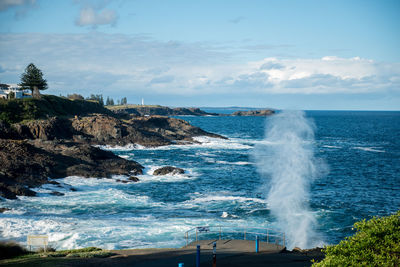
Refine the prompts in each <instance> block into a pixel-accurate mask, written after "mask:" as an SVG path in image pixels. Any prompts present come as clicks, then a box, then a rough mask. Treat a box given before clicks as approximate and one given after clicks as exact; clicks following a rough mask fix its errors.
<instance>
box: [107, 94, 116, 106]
mask: <svg viewBox="0 0 400 267" xmlns="http://www.w3.org/2000/svg"><path fill="white" fill-rule="evenodd" d="M106 106H114V99H112V98H110V97H109V96H107V100H106Z"/></svg>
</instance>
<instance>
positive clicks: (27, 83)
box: [19, 63, 47, 96]
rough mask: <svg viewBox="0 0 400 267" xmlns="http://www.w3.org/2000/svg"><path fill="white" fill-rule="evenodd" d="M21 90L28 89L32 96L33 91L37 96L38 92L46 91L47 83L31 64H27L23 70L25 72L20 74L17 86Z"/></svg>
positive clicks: (40, 72)
mask: <svg viewBox="0 0 400 267" xmlns="http://www.w3.org/2000/svg"><path fill="white" fill-rule="evenodd" d="M19 85H20V86H22V88H29V89H30V90H31V91H32V96H33V94H34V91H37V92H35V93H37V94H39V91H38V90H46V89H47V81H46V80H45V79H43V73H42V71H41V70H40V69H38V68H37V67H36V66H35V65H34V64H33V63H31V64H29V65H28V66H27V67H26V68H25V72H24V73H22V74H21V83H20V84H19Z"/></svg>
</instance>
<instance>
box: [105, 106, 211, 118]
mask: <svg viewBox="0 0 400 267" xmlns="http://www.w3.org/2000/svg"><path fill="white" fill-rule="evenodd" d="M108 108H109V109H110V110H112V111H113V112H115V113H116V114H131V115H134V116H152V115H159V116H188V115H189V116H210V115H212V116H218V115H219V114H217V113H208V112H205V111H203V110H201V109H199V108H169V107H164V106H140V105H126V106H110V107H108Z"/></svg>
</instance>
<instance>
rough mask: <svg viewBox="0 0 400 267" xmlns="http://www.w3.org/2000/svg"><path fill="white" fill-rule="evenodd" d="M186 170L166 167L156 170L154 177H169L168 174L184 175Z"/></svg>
mask: <svg viewBox="0 0 400 267" xmlns="http://www.w3.org/2000/svg"><path fill="white" fill-rule="evenodd" d="M184 173H185V170H184V169H181V168H176V167H172V166H165V167H161V168H158V169H156V170H155V171H154V172H153V175H167V174H171V175H174V174H184Z"/></svg>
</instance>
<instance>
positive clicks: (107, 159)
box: [0, 114, 225, 199]
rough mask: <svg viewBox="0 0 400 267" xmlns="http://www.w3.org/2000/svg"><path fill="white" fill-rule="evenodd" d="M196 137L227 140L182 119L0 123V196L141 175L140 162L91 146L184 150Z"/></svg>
mask: <svg viewBox="0 0 400 267" xmlns="http://www.w3.org/2000/svg"><path fill="white" fill-rule="evenodd" d="M195 136H209V137H215V138H225V137H223V136H220V135H217V134H212V133H208V132H206V131H204V130H202V129H200V128H198V127H194V126H192V125H190V124H189V123H188V122H186V121H184V120H180V119H174V118H168V117H161V116H149V117H133V118H131V119H129V120H122V119H118V118H117V117H112V116H110V115H107V114H92V115H88V116H84V117H79V116H75V117H73V118H59V117H52V118H49V119H44V120H33V121H29V122H26V123H14V124H7V123H5V122H0V147H1V149H0V165H1V166H2V168H1V171H0V196H1V197H4V198H8V199H15V198H16V196H18V195H24V196H34V195H35V192H34V191H32V190H30V189H29V188H31V187H37V186H40V185H42V184H46V183H49V181H50V180H49V179H48V178H62V177H66V176H72V175H76V176H82V177H107V178H109V177H111V176H112V175H118V174H119V175H127V176H131V175H138V174H142V169H143V166H141V165H140V164H139V163H137V162H135V161H131V160H126V159H123V158H120V157H118V156H116V155H115V154H114V153H112V152H110V151H104V150H101V149H100V148H97V147H94V145H111V146H113V145H120V146H124V145H128V144H139V145H143V146H150V147H156V146H162V145H171V144H182V145H183V144H189V143H194V142H196V141H195V140H194V139H193V137H195Z"/></svg>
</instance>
